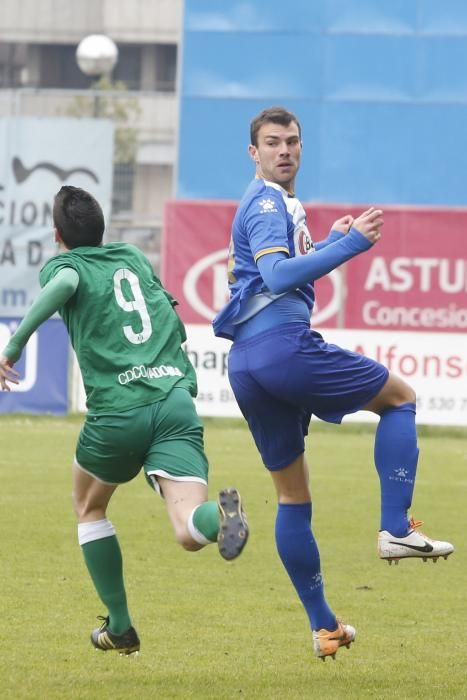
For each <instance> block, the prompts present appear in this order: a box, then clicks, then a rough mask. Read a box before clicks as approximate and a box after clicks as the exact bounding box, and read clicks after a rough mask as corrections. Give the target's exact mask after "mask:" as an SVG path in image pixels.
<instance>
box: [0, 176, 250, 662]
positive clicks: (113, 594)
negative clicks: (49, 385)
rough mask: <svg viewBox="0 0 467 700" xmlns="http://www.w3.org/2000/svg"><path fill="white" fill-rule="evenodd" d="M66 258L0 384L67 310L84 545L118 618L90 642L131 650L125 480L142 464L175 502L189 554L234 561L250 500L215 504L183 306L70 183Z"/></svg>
mask: <svg viewBox="0 0 467 700" xmlns="http://www.w3.org/2000/svg"><path fill="white" fill-rule="evenodd" d="M53 222H54V235H55V240H56V242H57V244H58V247H59V250H60V252H59V253H58V254H57V255H56V256H55V257H53V258H51V259H50V260H49V261H48V262H47V263H46V264H45V265H44V267H43V268H42V270H41V272H40V282H41V287H42V290H41V293H40V294H39V296H38V298H37V299H36V301H35V303H34V304H33V305H32V306H31V308H30V310H29V312H28V313H27V315H26V317H25V318H24V319H23V321H22V322H21V324H20V325H19V327H18V329H17V331H16V332H15V334H14V335H13V336H12V338H11V339H10V342H9V343H8V345H7V347H6V348H5V349H4V350H3V353H2V355H1V356H0V386H1V388H2V389H4V390H7V391H8V390H10V386H9V383H18V373H17V371H16V370H15V369H13V365H14V363H15V362H16V361H17V360H18V359H19V357H20V355H21V352H22V350H23V348H24V346H25V345H26V343H27V341H28V339H29V337H30V336H31V334H32V333H33V332H34V331H35V330H36V329H37V328H38V326H39V325H40V324H41V323H42V322H44V321H45V320H46V319H48V318H49V317H50V316H52V315H53V314H54V313H55V312H57V311H58V312H59V314H60V315H61V316H62V318H63V320H64V322H65V324H66V327H67V329H68V333H69V335H70V339H71V343H72V345H73V348H74V350H75V352H76V355H77V358H78V362H79V365H80V368H81V373H82V377H83V382H84V387H85V390H86V398H87V409H88V412H87V415H86V418H85V422H84V425H83V427H82V430H81V432H80V435H79V438H78V444H77V447H76V455H75V459H74V463H73V500H74V509H75V512H76V515H77V518H78V541H79V544H80V546H81V548H82V551H83V555H84V559H85V562H86V565H87V568H88V570H89V574H90V576H91V579H92V581H93V583H94V586H95V588H96V591H97V593H98V595H99V597H100V598H101V600H102V602H103V603H104V605H105V606H106V608H107V610H108V616H106V617H104V618H102V619H103V620H104V621H103V624H102V625H101V627H99V628H97V629H95V630H93V632H92V633H91V641H92V644H93V645H94V646H95V647H96V648H97V649H102V650H104V651H106V650H110V649H115V650H117V651H119V652H120V653H121V654H131V653H132V652H135V651H138V650H139V648H140V641H139V638H138V634H137V632H136V630H135V629H134V627H133V625H132V621H131V618H130V614H129V611H128V606H127V600H126V593H125V586H124V580H123V568H122V556H121V551H120V547H119V543H118V540H117V536H116V534H115V529H114V527H113V525H112V523H111V522H110V520H109V519H108V518H107V515H106V511H107V506H108V504H109V501H110V499H111V497H112V494H113V493H114V491H115V489H116V488H117V486H118V485H119V484H122V483H125V482H127V481H130V480H131V479H133V478H134V477H135V476H136V475H137V474H138V473H139V471H140V470H141V468H142V467H143V468H144V472H145V475H146V479H147V481H148V482H149V484H150V485H151V486H152V487H153V488H154V489H155V490H156V491H157V492H159V493H160V494H161V495H162V496H163V498H164V501H165V505H166V508H167V513H168V516H169V519H170V521H171V523H172V526H173V528H174V531H175V536H176V539H177V541H178V542H179V543H180V544H181V545H182V547H184V548H185V549H187V550H189V551H195V550H199V549H201V548H202V547H204V546H205V545H207V544H209V543H211V542H216V541H217V542H218V546H219V551H220V554H221V555H222V556H223V557H224V558H225V559H234V558H235V557H236V556H238V555H239V554H240V552H241V551H242V549H243V547H244V545H245V544H246V541H247V538H248V526H247V522H246V517H245V513H244V511H243V507H242V503H241V499H240V495H239V493H238V491H237V490H236V489H233V488H228V489H224V490H223V491H221V492H220V494H219V499H218V501H208V500H207V481H208V462H207V459H206V456H205V452H204V444H203V428H202V425H201V422H200V420H199V418H198V416H197V413H196V410H195V406H194V402H193V398H192V397H194V396H195V395H196V391H197V387H196V376H195V372H194V369H193V367H192V365H191V363H190V361H189V360H188V357H187V355H186V354H185V352H184V350H183V348H182V344H183V342H184V341H185V340H186V336H185V329H184V327H183V324H182V322H181V321H180V319H179V317H178V315H177V313H176V312H175V310H174V306H175V304H176V302H175V300H174V299H173V298H172V297H171V296H170V294H168V292H167V291H166V290H165V289H164V288H163V287H162V285H161V283H160V281H159V280H158V278H157V277H156V276H155V275H154V273H153V270H152V268H151V265H150V263H149V261H148V260H147V258H146V257H145V256H144V255H143V254H142V253H141V252H140V251H139V250H138V249H137V248H135V247H134V246H131V245H129V244H126V243H108V244H106V245H103V244H102V238H103V234H104V225H105V224H104V216H103V213H102V209H101V207H100V205H99V204H98V202H97V201H96V200H95V199H94V197H92V195H90V194H89V193H88V192H86V191H85V190H82V189H80V188H77V187H71V186H65V187H62V188H61V189H60V191H59V192H58V194H57V195H56V197H55V200H54V207H53Z"/></svg>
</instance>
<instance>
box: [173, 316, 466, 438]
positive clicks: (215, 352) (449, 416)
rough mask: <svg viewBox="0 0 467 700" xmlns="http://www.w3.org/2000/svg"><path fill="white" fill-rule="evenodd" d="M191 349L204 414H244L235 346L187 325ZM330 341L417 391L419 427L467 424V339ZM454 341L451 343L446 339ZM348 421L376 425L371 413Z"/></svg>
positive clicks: (381, 334) (361, 336) (343, 334)
mask: <svg viewBox="0 0 467 700" xmlns="http://www.w3.org/2000/svg"><path fill="white" fill-rule="evenodd" d="M186 328H187V335H188V342H187V347H186V349H187V351H188V353H189V356H190V359H191V361H192V363H193V364H194V366H195V368H196V371H197V375H198V387H199V394H198V398H197V399H196V404H197V408H198V412H199V413H200V415H202V416H239V415H241V414H240V411H239V409H238V406H237V404H236V402H235V398H234V396H233V393H232V389H231V388H230V384H229V380H228V376H227V356H228V351H229V347H230V342H229V341H227V340H222V339H220V338H214V336H213V333H212V328H211V326H210V325H195V324H193V325H187V327H186ZM323 335H324V337H325V339H326V340H327V342H330V343H336V344H337V345H340V346H341V347H345V348H348V349H349V350H354V351H357V352H362V353H364V354H365V355H367V356H368V357H372V358H373V359H375V360H378V361H379V362H381V363H382V364H384V365H385V366H386V367H388V368H389V369H390V370H391V371H392V372H394V373H395V374H397V375H399V376H400V377H401V378H402V379H404V380H405V381H406V382H407V383H408V384H410V385H411V386H412V387H413V388H414V389H415V391H416V393H417V421H418V423H422V424H423V423H425V424H433V425H459V426H467V335H465V334H463V333H451V334H449V336H445V335H442V334H439V333H407V332H389V331H367V330H355V329H351V330H339V329H326V330H325V331H324V332H323ZM447 337H448V338H449V342H447V341H446V338H447ZM345 420H346V421H372V420H377V418H376V416H373V415H372V414H370V413H368V412H366V411H360V412H359V413H356V414H353V415H351V416H347V417H346V418H345Z"/></svg>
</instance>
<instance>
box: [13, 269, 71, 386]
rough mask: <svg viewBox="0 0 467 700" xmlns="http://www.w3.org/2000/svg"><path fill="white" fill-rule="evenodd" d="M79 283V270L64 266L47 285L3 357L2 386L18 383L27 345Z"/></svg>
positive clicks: (14, 335)
mask: <svg viewBox="0 0 467 700" xmlns="http://www.w3.org/2000/svg"><path fill="white" fill-rule="evenodd" d="M78 283H79V275H78V273H77V272H76V270H73V269H72V268H71V267H64V268H61V269H60V270H59V271H58V272H57V274H56V275H55V276H54V277H53V278H52V279H51V280H50V281H49V282H47V284H46V285H45V286H44V287H43V289H42V290H41V292H40V294H39V296H38V297H37V299H36V300H35V302H34V303H33V305H32V306H31V308H30V309H29V311H28V312H27V314H26V316H25V317H24V318H23V320H22V321H21V323H20V325H19V326H18V328H17V330H16V332H15V333H14V334H13V336H12V337H11V338H10V342H9V343H8V345H7V346H6V348H5V349H4V350H3V353H2V355H1V356H0V386H1V388H2V389H6V390H7V391H8V390H9V387H8V384H7V382H13V383H16V384H17V383H18V382H17V379H16V377H17V376H18V374H17V372H16V371H15V370H13V369H12V365H14V363H15V362H17V361H18V360H19V358H20V357H21V353H22V351H23V348H24V347H25V345H26V343H27V342H28V340H29V338H30V337H31V335H32V334H33V333H34V331H35V330H37V328H38V327H39V326H40V325H41V324H42V323H43V322H44V321H46V320H47V319H48V318H50V317H51V316H53V314H54V313H55V312H56V311H58V310H59V309H61V307H62V306H63V305H64V304H65V303H66V302H67V301H68V300H69V299H70V298H71V297H72V296H73V294H74V293H75V291H76V289H77V287H78Z"/></svg>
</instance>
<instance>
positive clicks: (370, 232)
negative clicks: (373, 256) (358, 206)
mask: <svg viewBox="0 0 467 700" xmlns="http://www.w3.org/2000/svg"><path fill="white" fill-rule="evenodd" d="M383 223H384V219H383V212H382V210H381V209H375V208H374V207H370V208H369V209H367V210H366V211H364V212H363V214H360V216H358V217H357V218H356V219H355V220H354V222H353V224H352V227H353V228H356V229H357V231H359V232H360V233H361V234H362V236H365V238H367V239H368V240H369V241H370V243H376V241H379V239H380V238H381V226H382V225H383Z"/></svg>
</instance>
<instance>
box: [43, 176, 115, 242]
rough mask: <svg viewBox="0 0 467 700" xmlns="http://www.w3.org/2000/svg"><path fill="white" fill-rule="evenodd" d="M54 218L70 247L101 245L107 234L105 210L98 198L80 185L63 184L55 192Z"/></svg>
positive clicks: (61, 234) (57, 227)
mask: <svg viewBox="0 0 467 700" xmlns="http://www.w3.org/2000/svg"><path fill="white" fill-rule="evenodd" d="M53 222H54V226H55V228H56V229H57V230H58V233H59V235H60V238H61V239H62V241H63V242H64V244H65V245H66V247H67V248H69V249H72V248H78V247H79V246H83V245H89V246H99V245H101V243H102V237H103V235H104V228H105V222H104V214H103V212H102V209H101V206H100V204H99V202H98V201H97V200H96V199H94V197H93V196H92V194H89V192H86V190H82V189H81V187H72V186H71V185H64V186H63V187H62V188H61V189H60V190H59V191H58V192H57V194H56V195H55V199H54V208H53Z"/></svg>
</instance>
